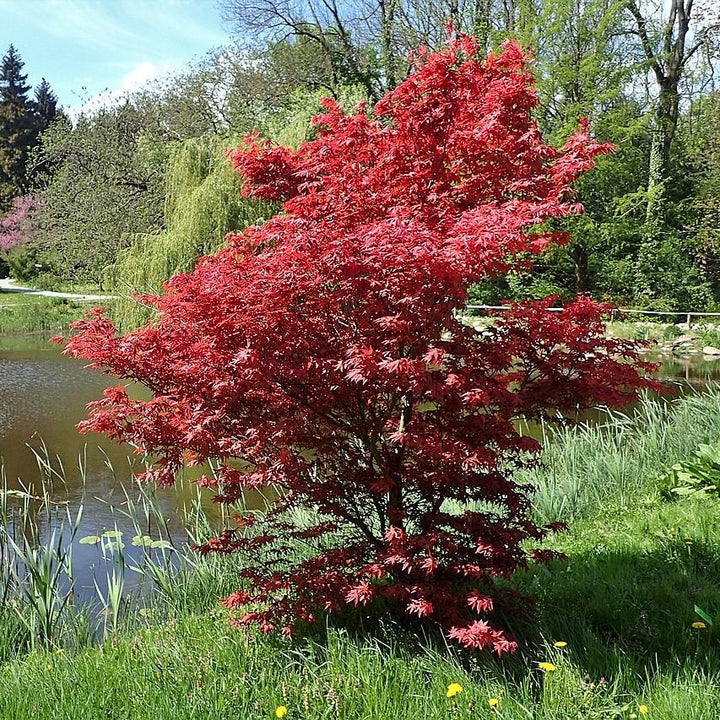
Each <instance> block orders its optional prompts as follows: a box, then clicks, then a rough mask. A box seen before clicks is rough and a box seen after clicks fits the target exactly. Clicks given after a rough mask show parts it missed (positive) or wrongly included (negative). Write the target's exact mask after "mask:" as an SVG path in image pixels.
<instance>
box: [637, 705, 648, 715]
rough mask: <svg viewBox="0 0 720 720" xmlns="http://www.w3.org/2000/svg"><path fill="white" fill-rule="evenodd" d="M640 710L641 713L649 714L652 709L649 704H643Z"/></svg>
mask: <svg viewBox="0 0 720 720" xmlns="http://www.w3.org/2000/svg"><path fill="white" fill-rule="evenodd" d="M638 712H639V713H640V714H641V715H647V714H648V713H649V712H650V711H649V710H648V706H647V705H641V706H640V707H639V708H638Z"/></svg>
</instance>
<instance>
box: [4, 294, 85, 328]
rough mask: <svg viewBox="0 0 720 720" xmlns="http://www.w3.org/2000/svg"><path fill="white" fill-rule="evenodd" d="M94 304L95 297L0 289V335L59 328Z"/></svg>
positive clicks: (75, 318)
mask: <svg viewBox="0 0 720 720" xmlns="http://www.w3.org/2000/svg"><path fill="white" fill-rule="evenodd" d="M98 304H99V303H98V302H97V301H95V302H87V301H78V300H71V299H67V298H54V297H43V296H39V295H31V294H24V293H3V292H0V335H21V334H23V333H35V332H47V333H53V332H60V331H62V330H66V329H67V328H68V327H69V326H70V324H71V323H72V322H73V321H75V320H77V319H78V318H80V317H82V316H83V314H84V313H85V312H87V311H88V310H89V309H90V308H91V307H93V306H94V305H98Z"/></svg>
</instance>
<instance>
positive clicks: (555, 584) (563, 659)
mask: <svg viewBox="0 0 720 720" xmlns="http://www.w3.org/2000/svg"><path fill="white" fill-rule="evenodd" d="M719 436H720V395H719V394H718V393H711V394H708V395H704V396H698V397H689V398H683V399H682V400H678V401H676V402H674V403H672V404H671V405H663V404H661V403H658V402H654V401H648V402H646V403H645V404H644V405H643V407H642V408H641V411H640V412H639V413H638V415H637V416H636V419H634V420H632V421H631V420H627V419H621V418H615V419H614V420H613V421H611V422H609V423H608V424H607V425H606V426H605V427H596V428H579V429H576V430H574V431H571V432H569V433H566V434H564V435H563V436H561V437H559V438H557V439H555V440H554V441H553V444H552V447H551V448H550V449H549V450H548V453H547V461H548V469H546V470H544V471H542V472H539V473H538V474H537V476H536V478H535V479H536V480H537V481H538V483H539V484H540V488H541V489H540V492H539V495H538V512H539V514H540V515H541V516H542V517H551V518H552V519H557V518H560V519H569V520H572V524H571V527H570V530H569V531H567V532H565V533H562V534H560V535H557V536H555V537H554V538H553V540H552V542H551V546H552V547H554V548H556V549H559V550H562V551H563V552H565V553H567V555H568V556H569V558H570V559H569V561H568V562H565V563H556V564H554V565H552V566H550V567H538V568H534V569H532V570H531V571H530V572H528V573H526V574H523V575H520V576H517V577H516V578H515V579H514V581H513V582H514V583H515V584H516V585H517V586H519V587H521V588H522V589H523V590H525V591H531V592H532V593H533V594H534V595H535V596H536V597H537V608H536V610H537V614H536V617H535V619H534V621H532V622H517V621H513V622H512V623H511V627H512V630H513V631H514V632H515V633H516V634H517V636H518V638H519V639H520V640H521V643H522V649H521V651H520V652H519V653H518V654H517V655H516V656H514V657H512V658H503V659H502V660H499V661H498V660H496V659H493V658H491V657H488V656H486V655H481V656H470V655H467V654H463V653H461V652H459V651H458V650H456V649H455V648H448V647H446V646H445V645H444V643H443V642H442V641H441V640H439V639H437V638H434V639H433V638H428V637H422V636H421V635H417V634H412V633H408V632H405V631H402V630H400V629H399V628H397V627H395V626H394V625H392V624H390V623H388V624H385V625H384V626H383V627H382V628H381V629H380V631H379V632H378V631H377V629H375V631H374V632H365V633H364V632H362V630H357V629H356V630H355V631H354V632H350V631H348V630H343V629H338V628H328V629H326V630H325V631H323V632H320V633H318V634H317V635H316V636H315V637H313V638H311V639H301V640H297V641H295V642H294V643H293V644H286V643H284V642H281V641H276V640H274V639H272V638H267V637H262V636H256V635H247V634H245V633H243V632H239V631H236V630H233V629H232V628H230V627H229V625H228V624H227V622H226V619H225V617H224V614H223V612H222V611H220V610H219V609H218V606H217V604H216V601H215V598H217V597H218V596H219V595H221V594H222V593H225V592H227V591H228V589H229V588H231V587H232V586H233V583H234V575H235V572H236V570H237V565H236V562H237V561H236V559H235V558H231V559H228V558H210V559H207V560H202V561H199V562H198V563H197V565H196V567H195V569H194V570H192V569H190V568H186V569H185V570H183V571H181V572H179V573H177V574H176V575H175V577H174V579H172V581H170V582H168V581H167V577H166V578H165V580H163V579H162V578H160V582H158V590H157V594H156V599H155V603H154V605H153V606H152V607H151V608H150V609H149V610H148V611H145V612H143V613H142V614H139V613H136V612H135V613H130V614H129V615H128V616H127V617H126V618H125V620H124V621H123V623H122V624H121V628H120V629H119V630H118V631H117V632H111V633H110V634H109V635H108V636H107V637H106V638H105V640H104V641H103V642H102V644H101V645H100V646H97V645H95V646H93V645H92V644H87V646H85V647H78V648H76V649H74V650H73V649H69V648H66V649H62V648H61V649H60V650H61V651H58V650H32V651H30V652H27V651H19V652H16V653H15V654H14V655H13V653H9V654H8V655H6V657H8V659H7V660H6V662H4V663H3V664H2V665H1V666H0V718H3V719H4V720H8V719H9V718H13V719H14V718H18V719H19V718H27V717H34V718H68V720H69V719H70V718H72V719H73V720H77V719H80V718H88V719H90V718H93V719H94V718H118V719H119V718H133V719H135V718H148V719H149V718H198V719H199V718H203V719H206V718H270V717H274V713H275V709H276V707H278V706H281V705H282V706H287V708H288V715H287V717H288V719H289V720H292V719H293V718H304V719H311V718H312V719H315V718H317V719H320V718H347V719H353V720H355V719H357V720H361V719H362V720H370V719H372V720H375V719H377V720H386V719H392V720H395V719H398V720H399V719H401V718H438V719H440V718H448V719H452V718H483V717H487V718H490V717H501V718H518V719H519V718H538V719H540V718H541V719H547V720H550V719H553V720H555V719H557V720H561V719H563V720H564V719H565V718H582V719H586V718H616V717H619V718H631V717H633V716H635V717H643V716H647V717H648V718H664V719H666V720H684V719H685V718H688V719H700V718H706V719H707V720H710V719H712V718H717V717H718V710H717V708H718V707H720V645H719V644H718V639H719V637H720V635H719V633H718V631H717V629H716V628H715V627H712V626H710V625H709V624H708V623H705V625H706V626H705V627H703V628H695V627H693V623H695V622H698V621H699V620H700V616H699V615H698V614H697V612H696V610H695V608H696V606H697V607H699V608H700V609H701V610H702V611H703V612H705V613H706V614H709V615H710V617H714V618H717V617H720V502H719V501H718V500H717V499H715V498H711V497H704V498H701V497H684V498H680V499H677V500H675V501H673V502H670V501H668V500H667V499H665V497H664V495H663V493H662V492H661V487H660V483H659V480H658V478H659V476H660V475H661V474H662V473H663V471H664V470H666V469H667V468H668V467H669V466H670V465H672V464H673V463H674V462H675V461H676V460H678V459H680V458H682V457H684V456H685V455H687V454H688V453H689V452H690V450H692V448H694V447H695V446H696V445H697V444H698V443H700V442H702V441H704V440H710V439H713V440H714V439H718V437H719ZM13 622H15V621H14V620H13V619H12V618H11V617H10V616H6V617H5V619H4V620H3V616H2V614H0V624H3V623H4V626H3V627H2V628H0V637H5V638H9V637H13V635H12V633H11V632H10V631H11V630H12V628H13V627H15V631H16V635H15V637H17V638H21V636H22V631H21V630H18V628H17V626H13ZM557 642H561V643H566V645H564V646H562V647H557V646H556V645H555V643H557ZM540 662H544V663H551V666H552V667H553V668H554V669H547V670H543V669H541V668H540V666H539V665H538V663H540ZM450 683H459V684H460V685H461V686H462V688H463V691H462V692H461V693H460V694H458V695H456V696H455V697H454V698H448V697H446V689H447V686H448V685H449V684H450ZM490 700H497V701H498V702H497V704H496V705H494V707H491V705H490V702H489V701H490ZM645 710H646V711H647V712H646V713H644V712H643V711H645Z"/></svg>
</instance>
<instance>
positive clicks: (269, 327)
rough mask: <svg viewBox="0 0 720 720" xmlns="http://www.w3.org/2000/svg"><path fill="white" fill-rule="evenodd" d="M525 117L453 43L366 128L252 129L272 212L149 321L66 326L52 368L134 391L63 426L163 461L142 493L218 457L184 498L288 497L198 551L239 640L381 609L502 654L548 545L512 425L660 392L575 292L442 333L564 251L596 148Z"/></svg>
mask: <svg viewBox="0 0 720 720" xmlns="http://www.w3.org/2000/svg"><path fill="white" fill-rule="evenodd" d="M535 104H536V97H535V91H534V85H533V78H532V75H531V74H530V72H529V70H528V66H527V61H526V57H525V56H524V54H523V51H522V50H521V48H520V47H519V46H518V45H517V44H516V43H514V42H507V43H505V45H504V46H503V49H502V51H501V52H500V53H498V54H491V55H490V56H489V57H487V58H486V59H481V58H479V57H478V56H477V45H476V43H475V41H474V40H472V39H470V38H468V37H464V36H460V37H458V38H456V39H455V40H453V41H452V42H451V43H450V45H449V47H448V48H447V49H445V50H443V51H441V52H436V53H433V54H426V55H424V56H423V57H422V58H421V59H420V60H419V61H418V65H417V68H416V70H415V72H414V73H413V74H412V75H411V76H410V77H409V78H408V79H407V80H405V81H404V82H403V83H402V84H401V85H400V86H399V87H397V88H396V89H395V90H393V91H392V92H390V93H388V94H387V95H386V96H385V97H384V98H383V99H382V100H381V101H380V102H379V103H378V104H377V105H376V106H375V108H374V110H373V112H372V113H370V112H368V111H367V110H366V109H365V108H363V107H360V108H359V109H358V111H357V112H356V113H355V114H353V115H346V114H344V112H343V110H342V109H341V108H340V107H339V106H338V105H337V104H336V103H335V102H333V101H329V100H328V101H325V109H324V114H322V115H320V116H319V117H317V118H316V119H315V124H316V126H317V128H318V132H317V136H316V139H315V140H313V141H311V142H307V143H304V144H303V145H301V146H300V147H299V148H298V149H297V150H291V149H288V148H280V147H275V146H271V145H270V144H268V143H265V142H263V141H261V140H260V139H259V138H258V137H256V136H255V137H249V138H248V139H247V140H246V142H245V144H244V145H243V147H242V148H241V149H240V150H238V151H237V152H235V153H234V154H233V155H232V161H233V164H234V166H235V168H236V169H237V171H238V172H239V173H241V174H242V176H243V177H244V178H245V187H244V193H245V194H246V195H248V196H254V197H262V198H272V199H276V200H281V201H283V203H284V204H283V211H282V213H281V214H280V215H278V216H277V217H275V218H273V219H272V220H270V221H268V222H267V223H265V224H264V225H263V226H261V227H253V228H249V229H247V230H246V231H244V232H243V233H241V234H239V235H236V236H232V237H230V238H229V239H228V243H227V247H226V248H225V249H224V250H222V251H221V252H220V253H218V254H217V255H215V256H212V257H208V258H204V259H203V260H202V261H201V262H200V263H199V265H198V267H197V268H196V269H195V271H194V272H192V273H190V274H187V275H179V276H176V277H174V278H173V279H172V280H170V281H169V282H168V283H167V285H166V287H165V292H164V294H163V295H162V296H160V297H158V298H156V299H155V300H154V302H155V303H156V305H157V308H158V311H159V314H158V319H157V321H156V322H155V323H153V324H151V325H147V326H145V327H142V328H140V329H139V330H136V331H135V332H133V333H130V334H128V335H125V336H118V334H117V332H116V330H115V328H114V327H113V325H112V323H111V322H110V321H108V320H107V319H106V318H105V317H104V316H103V315H101V314H99V315H94V316H90V317H88V318H87V319H86V320H83V321H80V322H78V323H77V324H76V325H75V335H74V337H73V338H71V340H70V341H69V344H68V349H67V352H68V353H70V354H71V355H74V356H77V357H83V358H86V359H89V360H90V361H91V363H92V364H93V365H94V366H97V367H102V368H104V369H105V370H106V371H107V372H109V373H113V374H115V375H118V376H120V377H122V378H128V379H133V380H136V381H139V382H141V383H143V384H144V385H146V386H147V387H148V388H150V390H151V391H152V399H151V400H149V401H140V400H131V399H130V398H129V397H128V396H127V394H126V392H125V390H124V389H122V388H115V389H112V390H109V391H107V392H106V394H105V398H104V399H102V400H100V401H98V402H96V403H93V404H91V406H90V417H89V419H88V420H87V421H86V422H85V423H84V425H83V429H86V430H95V431H98V430H99V431H102V432H106V433H109V434H110V435H111V436H113V437H115V438H118V439H122V440H126V441H129V442H131V443H134V444H135V445H137V446H139V447H140V448H142V450H144V451H145V452H147V453H148V454H149V455H152V456H154V457H157V458H159V460H158V462H157V463H156V465H155V466H154V467H153V469H152V470H151V471H150V472H149V474H148V477H149V478H150V479H152V480H155V481H156V482H159V483H161V484H168V483H171V482H173V479H174V474H175V472H176V471H177V470H178V468H180V467H181V465H182V463H183V462H184V459H187V458H191V459H192V461H193V462H195V463H196V462H201V461H204V460H205V459H208V458H212V459H215V460H218V461H219V462H220V465H221V470H220V472H219V476H218V478H217V480H214V479H206V480H205V481H204V483H205V484H206V485H210V486H215V487H216V490H217V492H218V499H219V501H220V502H223V503H234V502H236V501H238V500H240V499H241V498H242V493H243V491H244V490H245V489H247V488H257V487H262V486H267V485H273V486H276V487H279V488H281V489H282V490H281V492H280V494H279V496H278V499H277V500H276V501H275V503H274V505H273V507H272V508H271V509H270V511H269V512H267V513H266V514H262V515H258V516H257V517H254V516H253V517H247V518H245V519H244V520H243V521H242V522H241V523H239V526H238V528H237V529H236V530H233V531H228V532H226V533H224V534H223V535H221V536H220V537H219V538H215V539H213V540H211V541H209V542H208V543H207V544H206V545H205V546H204V549H205V550H206V551H214V552H235V551H239V552H242V553H245V554H246V556H247V558H248V564H247V566H246V569H245V570H244V572H243V573H242V574H243V576H244V578H245V582H244V583H243V589H242V590H240V591H239V592H237V593H235V594H233V595H231V596H230V597H229V598H227V599H226V600H225V604H226V605H227V606H228V607H231V608H236V609H238V610H239V611H240V615H239V618H240V619H239V622H240V623H242V624H254V625H257V626H259V627H260V628H261V629H262V630H263V631H271V630H273V629H276V628H277V629H280V630H282V631H283V632H285V633H291V632H292V631H293V629H294V628H295V627H296V626H297V624H298V623H304V622H312V621H313V620H315V619H316V618H317V616H318V614H319V613H333V612H337V611H341V610H347V609H351V608H367V606H369V605H371V604H375V603H377V604H378V606H380V605H381V606H382V607H385V608H389V609H390V610H392V611H393V612H395V613H396V614H398V615H400V616H402V615H407V616H414V617H419V618H423V619H424V620H425V621H430V622H433V623H435V624H437V625H438V626H440V627H441V628H442V629H443V630H444V631H445V632H446V633H447V634H448V635H449V636H450V637H452V638H455V639H457V640H458V641H459V642H460V643H461V644H462V645H464V646H466V647H470V648H479V649H482V648H490V649H493V650H495V651H496V652H498V653H502V652H505V651H509V650H513V649H514V648H515V646H516V644H515V641H514V640H513V639H512V638H511V637H509V636H508V634H507V633H506V632H505V631H504V630H503V629H502V628H501V627H500V626H499V625H498V623H497V620H496V619H494V618H495V613H497V611H498V608H499V606H500V605H501V604H502V602H503V596H502V594H500V593H499V592H498V591H497V590H496V588H495V581H496V579H497V578H502V577H507V576H509V575H510V574H511V573H512V572H513V571H515V570H517V569H518V568H523V567H525V566H526V565H527V564H528V562H529V561H530V559H533V560H537V561H545V560H548V559H549V554H548V553H547V552H540V551H536V550H534V549H533V548H534V547H535V546H536V545H537V544H539V543H540V542H541V541H542V539H543V537H544V536H545V534H546V533H547V532H548V531H550V530H552V528H543V527H537V526H536V525H535V524H534V523H533V521H532V519H531V516H530V512H529V511H530V500H529V489H528V488H526V487H523V486H521V485H519V484H518V482H517V481H516V480H515V479H514V470H516V469H518V468H521V467H524V466H526V465H527V464H528V463H532V462H535V461H536V453H537V452H538V450H539V447H538V444H537V442H535V441H534V440H532V439H530V438H527V437H523V436H521V435H520V434H519V433H518V431H517V430H516V427H515V425H514V421H515V420H516V419H518V418H525V419H530V420H533V419H538V418H541V417H543V416H545V415H546V414H548V413H551V412H554V411H555V410H558V409H559V410H561V411H575V410H577V409H578V408H584V407H589V406H591V405H594V404H597V403H603V404H606V405H611V406H620V405H623V404H625V403H626V402H628V401H629V400H631V399H632V398H633V397H634V394H635V391H636V389H637V388H644V387H654V381H652V380H649V379H646V378H644V377H643V372H644V371H645V370H647V369H649V367H650V366H648V365H647V364H645V363H643V362H641V361H640V360H639V358H638V354H637V350H636V348H635V346H634V345H633V344H631V343H629V342H626V341H623V340H617V339H608V338H606V337H605V335H604V326H603V323H602V313H603V308H602V307H601V306H598V305H596V304H595V303H593V302H591V301H590V300H589V299H587V298H580V299H579V300H577V301H576V302H575V303H573V304H571V305H569V306H568V307H567V308H565V309H564V310H563V311H562V312H558V313H550V312H548V310H547V308H548V305H549V301H544V302H531V303H524V304H520V305H517V306H514V307H513V308H512V310H511V311H510V312H509V313H508V314H507V315H506V316H505V317H504V318H503V319H502V320H501V321H500V322H498V323H497V324H495V325H493V326H491V327H489V328H488V329H487V330H486V331H484V332H483V333H481V334H478V333H477V332H475V331H474V330H473V329H471V328H469V327H467V326H466V325H464V324H463V323H462V322H460V320H458V318H457V315H456V313H457V312H458V311H462V309H463V307H464V304H465V302H466V300H467V290H468V286H469V285H470V284H471V283H474V282H477V281H479V280H482V279H483V278H488V277H492V276H495V275H497V274H498V273H500V272H503V271H505V270H507V269H508V268H509V267H512V266H513V263H515V262H516V261H514V260H513V257H514V256H516V255H518V254H521V253H522V254H523V255H524V256H527V255H528V254H537V253H538V252H541V251H542V250H543V249H544V248H545V247H547V245H548V244H549V243H550V242H555V243H557V242H563V241H564V239H565V238H564V236H561V235H558V234H552V233H549V232H545V231H544V229H543V228H544V227H545V225H543V224H544V223H545V222H546V221H547V220H549V219H551V218H560V217H564V216H567V215H570V214H573V213H578V212H580V211H581V208H580V206H579V205H578V204H577V203H576V202H575V200H574V199H573V192H572V189H571V184H572V182H573V181H574V180H575V179H576V178H577V177H578V176H579V175H580V174H581V173H582V172H583V171H585V170H587V169H588V168H590V167H592V165H593V158H595V157H596V156H597V155H598V154H601V153H604V152H607V151H608V150H609V147H608V146H607V145H602V144H599V143H597V142H595V141H593V140H592V139H591V138H590V136H589V134H588V129H587V126H586V125H582V126H581V127H580V129H579V130H578V132H577V133H576V134H575V135H573V136H572V137H571V138H570V139H569V140H568V141H567V144H566V145H565V147H564V149H562V150H557V149H554V148H553V147H551V146H549V145H546V144H545V143H543V141H542V138H541V137H540V133H539V131H538V128H537V125H536V124H535V122H534V121H533V120H532V117H531V112H532V109H533V108H534V106H535ZM238 459H239V460H241V461H242V463H243V467H244V468H245V470H244V471H242V472H241V471H240V470H238V469H237V466H238V464H237V462H235V461H237V460H238ZM453 501H455V502H453ZM458 508H461V509H460V510H458ZM298 509H303V510H306V511H307V512H306V514H305V515H306V518H307V519H306V521H305V522H304V523H303V524H302V525H298V524H297V517H298V514H297V510H298ZM293 518H294V519H295V520H294V521H293ZM300 545H302V547H303V548H304V550H303V553H302V554H300V555H298V556H297V557H296V556H295V555H293V552H291V551H289V549H288V548H292V547H295V546H300ZM366 611H367V610H366Z"/></svg>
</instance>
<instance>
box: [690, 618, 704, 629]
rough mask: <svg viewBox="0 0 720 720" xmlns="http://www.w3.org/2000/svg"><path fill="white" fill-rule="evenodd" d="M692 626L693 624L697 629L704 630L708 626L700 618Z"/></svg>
mask: <svg viewBox="0 0 720 720" xmlns="http://www.w3.org/2000/svg"><path fill="white" fill-rule="evenodd" d="M692 626H693V627H694V628H695V629H696V630H703V629H704V628H706V627H707V625H706V624H705V623H704V622H700V620H698V621H697V622H694V623H693V624H692Z"/></svg>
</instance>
